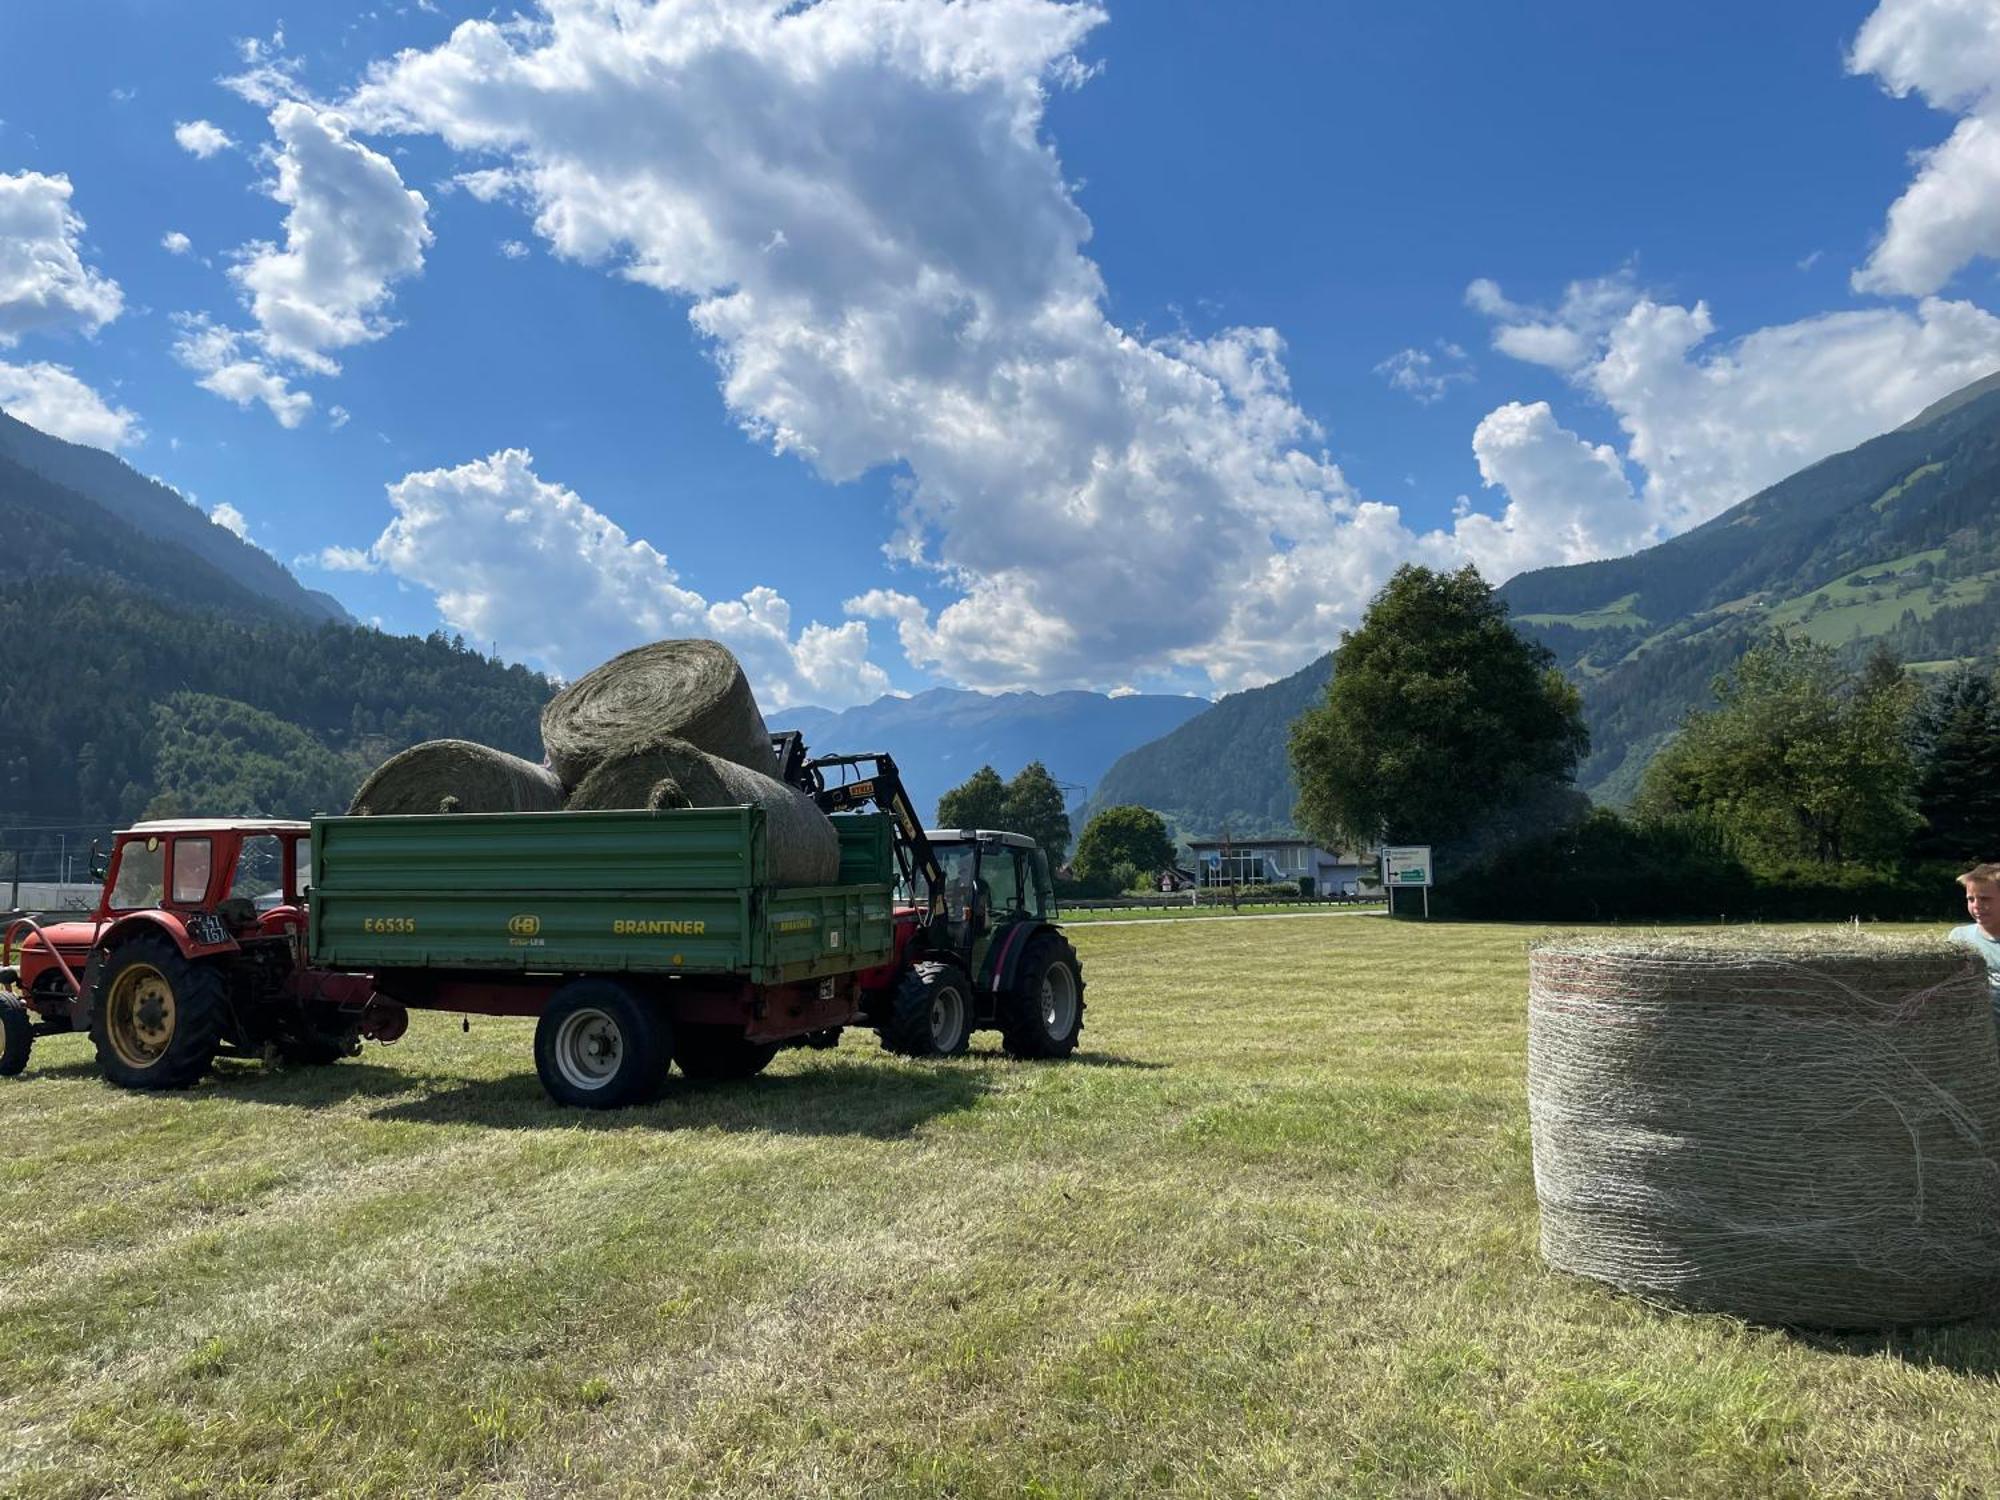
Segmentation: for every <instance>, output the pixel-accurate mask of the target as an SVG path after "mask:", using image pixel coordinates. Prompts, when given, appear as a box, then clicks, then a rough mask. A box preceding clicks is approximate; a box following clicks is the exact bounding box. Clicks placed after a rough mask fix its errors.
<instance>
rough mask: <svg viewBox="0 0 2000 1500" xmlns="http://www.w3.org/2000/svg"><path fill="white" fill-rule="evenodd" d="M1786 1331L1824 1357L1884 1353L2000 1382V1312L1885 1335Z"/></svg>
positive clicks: (1918, 1364) (1916, 1365) (1914, 1364)
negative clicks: (1961, 1321)
mask: <svg viewBox="0 0 2000 1500" xmlns="http://www.w3.org/2000/svg"><path fill="white" fill-rule="evenodd" d="M1785 1332H1786V1334H1787V1336H1788V1337H1789V1338H1791V1339H1792V1341H1793V1342H1794V1343H1797V1344H1801V1345H1803V1346H1804V1347H1806V1348H1808V1349H1817V1350H1819V1351H1820V1352H1821V1353H1825V1354H1846V1355H1852V1356H1855V1357H1857V1358H1863V1359H1868V1358H1874V1357H1876V1356H1879V1355H1884V1354H1886V1355H1888V1356H1889V1357H1890V1358H1892V1359H1899V1360H1901V1361H1902V1362H1903V1363H1904V1364H1906V1365H1910V1366H1912V1367H1914V1368H1916V1369H1920V1370H1948V1371H1950V1372H1951V1373H1952V1374H1954V1375H1969V1376H1972V1377H1974V1378H1975V1379H1980V1380H2000V1312H1992V1313H1987V1314H1984V1315H1983V1316H1980V1317H1977V1318H1972V1319H1968V1320H1967V1321H1966V1322H1963V1323H1940V1324H1937V1325H1935V1326H1932V1327H1928V1328H1900V1329H1894V1330H1891V1331H1889V1332H1884V1333H1819V1332H1815V1331H1813V1330H1810V1329H1801V1328H1794V1329H1787V1330H1785Z"/></svg>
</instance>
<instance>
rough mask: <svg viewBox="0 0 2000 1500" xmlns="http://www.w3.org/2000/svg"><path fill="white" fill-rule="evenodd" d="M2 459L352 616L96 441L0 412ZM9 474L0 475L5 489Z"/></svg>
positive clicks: (226, 571) (151, 530)
mask: <svg viewBox="0 0 2000 1500" xmlns="http://www.w3.org/2000/svg"><path fill="white" fill-rule="evenodd" d="M0 459H5V460H7V461H8V462H10V463H13V464H17V465H19V466H20V467H21V468H23V469H26V470H28V471H30V472H31V473H34V474H38V475H40V476H41V477H42V478H43V479H45V480H47V481H49V482H50V483H51V484H53V485H56V486H59V487H60V488H62V489H64V490H67V491H70V492H72V493H74V494H76V495H80V496H84V497H87V498H88V499H89V500H90V501H91V502H92V503H93V504H95V505H97V506H100V507H102V508H103V509H104V510H105V511H108V512H109V513H110V514H111V515H113V516H115V517H117V518H118V519H119V520H121V521H123V522H124V523H125V524H126V525H127V526H129V527H130V528H132V530H134V531H136V532H138V533H139V534H140V535H141V536H144V537H149V538H152V539H153V540H155V541H159V542H168V543H173V544H175V545H177V546H179V547H182V548H185V549H186V550H187V551H188V552H190V553H192V554H193V555H194V556H196V557H198V558H200V559H201V560H202V561H203V562H205V563H207V564H209V565H210V567H212V568H213V569H215V570H216V571H217V572H220V573H221V574H222V575H223V576H225V577H227V578H229V579H232V580H233V581H234V582H235V583H237V584H238V585H239V586H240V587H242V588H244V589H247V590H248V591H249V592H251V593H253V594H258V595H261V596H262V597H264V598H265V599H268V600H270V601H271V602H272V603H274V604H276V605H278V606H279V607H281V608H283V609H285V610H287V611H289V612H291V613H292V614H295V615H299V616H301V617H303V618H304V619H307V620H311V621H314V622H318V621H320V620H336V621H340V622H343V623H347V624H352V623H353V616H352V615H350V614H348V612H347V611H346V610H345V609H343V608H341V606H340V605H339V603H338V602H336V601H335V600H333V599H332V598H329V597H328V596H327V595H325V594H322V593H319V592H318V591H316V590H313V589H308V588H306V587H305V586H304V585H302V584H301V583H300V582H299V581H298V580H297V579H296V578H294V577H292V575H291V574H290V573H289V572H287V571H286V570H285V568H284V566H283V564H281V563H280V562H278V560H277V559H276V558H274V557H272V556H271V555H270V554H269V553H268V552H265V551H264V550H263V549H261V548H259V547H254V546H252V545H251V544H250V543H249V542H246V541H244V540H243V538H241V537H239V536H237V535H236V533H235V532H233V531H230V530H229V529H228V528H227V527H224V526H218V525H217V524H216V523H215V522H213V521H211V520H210V519H209V518H208V517H207V516H206V515H205V514H204V513H203V512H202V511H201V510H199V509H198V508H197V507H195V506H193V505H191V504H189V503H188V502H187V501H186V500H185V499H183V498H182V497H181V495H180V494H179V493H178V492H177V491H175V490H172V489H169V488H168V487H167V486H166V485H164V484H161V483H160V482H159V481H158V480H156V479H148V478H147V477H146V476H145V475H143V474H141V473H139V472H138V471H137V470H136V469H134V468H132V466H131V465H129V464H127V463H126V462H125V461H124V460H123V459H121V458H117V457H115V456H113V455H112V454H109V453H106V452H104V451H103V450H101V449H98V448H87V447H84V446H83V445H81V444H79V443H66V442H64V441H63V440H62V439H61V438H58V437H51V436H50V435H49V434H48V433H46V432H41V431H38V430H37V429H35V428H33V427H30V426H28V425H27V423H25V422H22V421H19V420H17V419H15V418H13V417H10V416H8V415H7V414H6V413H5V412H0ZM11 487H12V485H11V482H10V481H8V480H5V479H0V493H6V492H7V490H9V489H10V488H11Z"/></svg>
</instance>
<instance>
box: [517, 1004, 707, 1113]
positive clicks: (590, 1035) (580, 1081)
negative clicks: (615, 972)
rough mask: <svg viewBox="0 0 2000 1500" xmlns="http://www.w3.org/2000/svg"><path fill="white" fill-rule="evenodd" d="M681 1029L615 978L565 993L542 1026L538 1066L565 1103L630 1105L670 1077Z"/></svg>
mask: <svg viewBox="0 0 2000 1500" xmlns="http://www.w3.org/2000/svg"><path fill="white" fill-rule="evenodd" d="M672 1055H673V1028H672V1026H670V1025H669V1024H668V1022H667V1018H666V1017H665V1016H663V1015H661V1014H660V1012H659V1011H658V1009H657V1008H655V1007H654V1006H653V1005H652V1004H651V1003H650V1002H648V1001H646V1000H642V999H641V998H640V997H638V996H637V995H634V994H633V993H632V992H631V991H630V990H628V989H626V988H625V986H624V985H622V984H619V983H617V982H615V981H614V980H609V979H578V980H574V981H572V982H571V983H569V984H566V985H564V986H563V987H562V988H561V989H560V990H557V991H556V993H555V996H554V998H552V999H551V1000H550V1001H549V1004H548V1008H547V1009H546V1010H544V1011H543V1012H542V1018H541V1020H540V1021H539V1022H537V1023H536V1026H535V1071H536V1072H537V1073H538V1074H540V1075H541V1080H542V1087H543V1088H544V1089H546V1090H547V1091H548V1095H549V1097H550V1098H551V1099H553V1100H555V1101H556V1103H558V1104H570V1105H574V1106H576V1107H577V1108H579V1109H623V1108H625V1107H626V1106H627V1105H632V1104H644V1103H645V1102H647V1101H648V1100H650V1099H652V1098H654V1097H655V1096H656V1095H657V1094H658V1093H659V1092H660V1085H661V1084H662V1083H664V1082H665V1081H666V1073H667V1061H668V1059H669V1058H670V1057H671V1056H672Z"/></svg>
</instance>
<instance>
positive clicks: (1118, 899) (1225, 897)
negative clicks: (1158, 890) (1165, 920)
mask: <svg viewBox="0 0 2000 1500" xmlns="http://www.w3.org/2000/svg"><path fill="white" fill-rule="evenodd" d="M1381 901H1382V895H1381V893H1380V892H1379V891H1378V892H1377V893H1375V894H1374V895H1372V896H1301V895H1300V894H1299V893H1298V892H1297V891H1273V890H1259V891H1240V892H1238V894H1237V895H1236V898H1235V899H1234V900H1231V899H1230V895H1229V887H1228V886H1208V887H1205V888H1197V889H1195V890H1190V891H1175V892H1173V893H1172V894H1163V895H1157V896H1106V897H1102V898H1097V897H1092V898H1088V899H1086V898H1081V897H1075V896H1064V897H1062V898H1061V901H1060V903H1059V904H1060V905H1061V907H1062V909H1063V910H1064V911H1162V910H1166V909H1169V908H1174V907H1180V908H1186V907H1190V906H1201V907H1208V908H1210V909H1213V908H1215V907H1218V906H1227V907H1256V906H1369V905H1378V906H1379V905H1380V904H1381Z"/></svg>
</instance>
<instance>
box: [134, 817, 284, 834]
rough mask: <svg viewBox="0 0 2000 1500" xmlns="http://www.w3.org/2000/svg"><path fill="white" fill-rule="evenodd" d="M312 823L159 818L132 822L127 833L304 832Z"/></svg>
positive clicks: (281, 820) (265, 819)
mask: <svg viewBox="0 0 2000 1500" xmlns="http://www.w3.org/2000/svg"><path fill="white" fill-rule="evenodd" d="M311 827H312V824H310V823H302V822H299V821H298V820H297V819H294V818H161V819H159V820H158V821H157V822H153V823H134V824H133V825H132V826H131V827H130V828H128V829H126V830H125V831H126V832H127V833H154V834H157V833H223V832H228V831H234V832H237V833H304V832H305V831H306V830H307V829H309V828H311Z"/></svg>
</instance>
